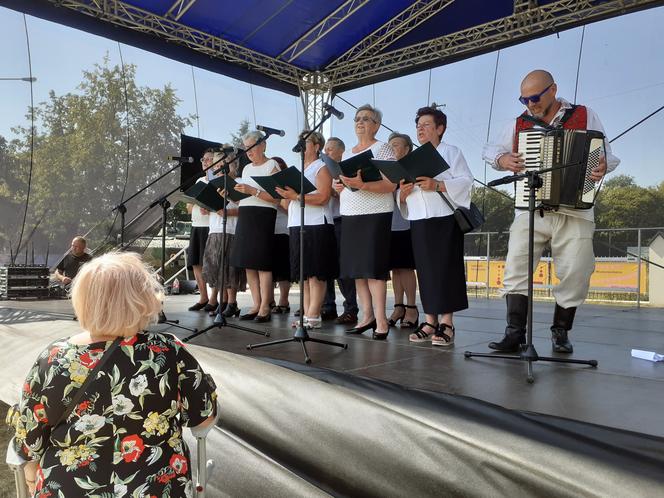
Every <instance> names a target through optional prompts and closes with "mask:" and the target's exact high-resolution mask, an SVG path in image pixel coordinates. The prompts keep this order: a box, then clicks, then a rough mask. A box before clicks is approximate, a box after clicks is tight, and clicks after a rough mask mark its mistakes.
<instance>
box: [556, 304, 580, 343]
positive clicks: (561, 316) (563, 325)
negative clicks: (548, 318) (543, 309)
mask: <svg viewBox="0 0 664 498" xmlns="http://www.w3.org/2000/svg"><path fill="white" fill-rule="evenodd" d="M575 314H576V308H563V307H561V306H558V303H556V309H555V311H554V312H553V325H552V326H551V344H552V345H553V350H554V351H555V352H556V353H571V352H573V351H574V348H573V346H572V343H571V342H570V341H569V339H568V338H567V332H569V331H570V330H572V324H573V323H574V315H575Z"/></svg>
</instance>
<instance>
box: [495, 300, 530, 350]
mask: <svg viewBox="0 0 664 498" xmlns="http://www.w3.org/2000/svg"><path fill="white" fill-rule="evenodd" d="M505 300H506V301H507V327H506V328H505V336H504V337H503V338H502V340H500V342H490V343H489V347H490V348H491V349H495V350H496V351H504V352H508V353H513V352H516V351H519V349H520V348H521V345H522V344H525V343H526V323H527V319H528V297H527V296H524V295H522V294H507V296H505Z"/></svg>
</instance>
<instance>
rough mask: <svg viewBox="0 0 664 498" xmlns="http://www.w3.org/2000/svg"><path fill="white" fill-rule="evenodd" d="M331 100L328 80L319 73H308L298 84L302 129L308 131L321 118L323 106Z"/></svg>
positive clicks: (330, 88)
mask: <svg viewBox="0 0 664 498" xmlns="http://www.w3.org/2000/svg"><path fill="white" fill-rule="evenodd" d="M331 98H332V87H331V85H330V82H329V80H328V79H327V78H326V77H325V76H324V75H323V74H322V73H321V72H315V73H309V74H308V75H306V76H305V77H304V78H303V80H302V82H301V84H300V99H301V101H302V108H303V109H304V120H305V123H304V129H306V130H310V129H311V128H312V126H313V125H314V124H315V123H318V122H319V121H320V120H321V118H322V117H323V104H325V103H329V102H330V99H331Z"/></svg>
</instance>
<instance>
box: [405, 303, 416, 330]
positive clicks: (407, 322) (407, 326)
mask: <svg viewBox="0 0 664 498" xmlns="http://www.w3.org/2000/svg"><path fill="white" fill-rule="evenodd" d="M406 308H408V309H411V310H412V309H414V310H417V318H416V319H415V321H414V322H411V321H410V320H404V318H406V313H405V312H404V315H403V318H402V319H401V328H402V329H414V328H416V327H417V325H418V324H419V323H420V310H418V309H417V306H415V305H413V306H409V305H406Z"/></svg>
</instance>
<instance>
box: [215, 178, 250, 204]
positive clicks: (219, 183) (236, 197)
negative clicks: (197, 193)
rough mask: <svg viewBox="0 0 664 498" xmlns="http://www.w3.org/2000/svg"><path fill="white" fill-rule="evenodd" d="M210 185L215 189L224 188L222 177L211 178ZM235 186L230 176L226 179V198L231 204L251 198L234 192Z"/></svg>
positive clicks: (235, 183)
mask: <svg viewBox="0 0 664 498" xmlns="http://www.w3.org/2000/svg"><path fill="white" fill-rule="evenodd" d="M210 185H212V186H214V187H215V188H221V189H223V188H224V177H223V176H219V177H217V178H213V179H212V180H210ZM236 185H237V182H236V181H235V180H234V179H233V178H232V177H230V176H227V177H226V187H227V190H226V197H227V198H228V199H230V200H232V201H233V202H240V201H241V200H242V199H246V198H247V197H251V196H250V195H249V194H244V193H242V192H238V191H237V190H235V186H236Z"/></svg>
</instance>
